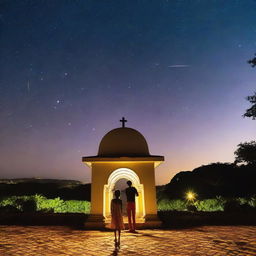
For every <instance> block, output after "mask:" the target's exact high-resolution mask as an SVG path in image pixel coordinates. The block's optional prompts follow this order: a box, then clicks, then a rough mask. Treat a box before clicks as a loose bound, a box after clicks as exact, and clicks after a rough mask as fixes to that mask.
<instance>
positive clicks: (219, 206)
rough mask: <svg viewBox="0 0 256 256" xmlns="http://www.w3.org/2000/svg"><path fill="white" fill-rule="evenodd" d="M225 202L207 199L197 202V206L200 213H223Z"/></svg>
mask: <svg viewBox="0 0 256 256" xmlns="http://www.w3.org/2000/svg"><path fill="white" fill-rule="evenodd" d="M224 203H225V200H224V199H222V198H216V199H205V200H201V201H197V202H196V203H195V206H196V208H197V210H198V211H204V212H213V211H223V210H224Z"/></svg>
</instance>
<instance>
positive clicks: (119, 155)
mask: <svg viewBox="0 0 256 256" xmlns="http://www.w3.org/2000/svg"><path fill="white" fill-rule="evenodd" d="M120 122H121V123H122V127H120V128H116V129H113V130H111V131H109V132H108V133H107V134H106V135H105V136H104V137H103V138H102V140H101V142H100V145H99V150H98V155H96V156H85V157H83V158H82V161H83V163H85V164H86V165H88V166H89V167H90V168H91V172H92V175H91V177H92V178H91V182H92V184H91V213H90V216H89V218H88V220H87V222H86V223H85V227H88V228H97V227H99V228H100V227H106V226H108V224H109V222H110V217H111V209H110V203H111V200H112V198H113V192H114V190H115V189H116V188H117V185H118V184H119V183H120V182H121V183H122V182H123V185H124V184H126V181H127V180H130V181H131V182H132V184H133V186H134V187H135V188H136V189H137V191H138V194H139V196H138V197H136V202H135V203H136V222H137V223H138V227H156V226H159V225H160V221H159V220H158V218H157V204H156V187H155V168H156V167H157V166H159V164H161V163H162V162H163V161H164V157H163V156H157V155H150V153H149V149H148V144H147V141H146V140H145V138H144V136H143V135H142V134H141V133H140V132H138V131H137V130H135V129H132V128H128V127H125V122H127V120H125V119H124V118H122V120H120ZM122 195H123V196H122ZM121 199H122V201H125V199H126V198H125V193H124V189H123V190H121ZM123 209H124V210H123V212H124V221H125V222H127V218H126V217H125V205H124V207H123Z"/></svg>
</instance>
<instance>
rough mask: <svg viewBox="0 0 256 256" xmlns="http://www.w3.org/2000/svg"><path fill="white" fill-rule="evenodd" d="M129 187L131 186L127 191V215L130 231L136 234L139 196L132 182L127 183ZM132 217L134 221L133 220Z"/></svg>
mask: <svg viewBox="0 0 256 256" xmlns="http://www.w3.org/2000/svg"><path fill="white" fill-rule="evenodd" d="M127 185H128V186H129V187H128V188H127V189H126V190H125V193H126V197H127V207H126V209H127V215H128V222H129V231H130V232H134V231H135V229H136V220H135V196H138V195H139V194H138V191H137V189H136V188H135V187H132V182H131V181H130V180H128V181H127ZM131 216H132V220H131Z"/></svg>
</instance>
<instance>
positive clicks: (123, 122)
mask: <svg viewBox="0 0 256 256" xmlns="http://www.w3.org/2000/svg"><path fill="white" fill-rule="evenodd" d="M119 121H120V122H121V123H122V128H125V123H126V122H127V120H126V119H125V118H124V117H123V118H122V119H121V120H119Z"/></svg>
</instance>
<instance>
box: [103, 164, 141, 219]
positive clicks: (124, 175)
mask: <svg viewBox="0 0 256 256" xmlns="http://www.w3.org/2000/svg"><path fill="white" fill-rule="evenodd" d="M126 180H130V181H131V182H132V184H133V186H134V187H135V188H136V189H137V191H138V193H139V196H138V197H136V219H137V222H143V221H144V216H145V203H144V186H143V184H141V183H140V179H139V177H138V175H137V174H136V173H135V172H134V171H133V170H131V169H128V168H119V169H117V170H115V171H113V172H112V173H111V174H110V176H109V178H108V184H105V185H104V190H103V216H104V217H105V222H107V223H108V222H109V221H110V217H111V209H110V203H111V200H112V198H113V192H114V190H115V187H116V188H117V189H119V187H120V185H121V186H123V183H124V182H125V181H126ZM121 192H122V191H121ZM124 220H125V222H126V218H125V219H124Z"/></svg>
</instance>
